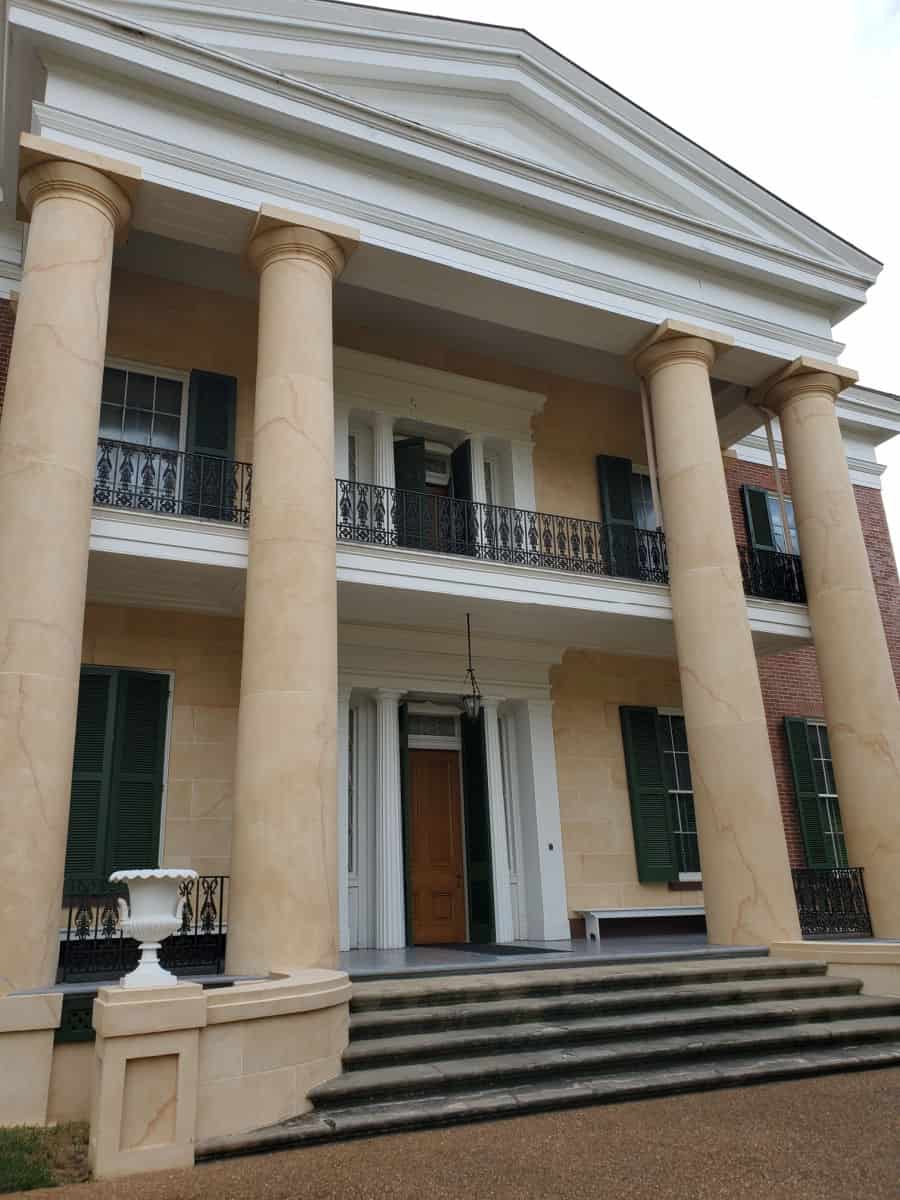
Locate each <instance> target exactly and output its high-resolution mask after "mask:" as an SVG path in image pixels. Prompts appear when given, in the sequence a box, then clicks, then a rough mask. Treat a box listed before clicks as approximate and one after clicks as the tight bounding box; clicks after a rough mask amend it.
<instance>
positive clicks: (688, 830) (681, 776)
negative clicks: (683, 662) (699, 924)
mask: <svg viewBox="0 0 900 1200" xmlns="http://www.w3.org/2000/svg"><path fill="white" fill-rule="evenodd" d="M660 721H661V723H662V743H663V763H664V766H665V773H666V783H667V787H668V790H669V802H670V804H671V806H672V830H673V833H674V835H675V846H676V849H677V852H678V870H679V873H683V874H694V873H696V872H699V870H700V845H699V841H698V838H697V818H696V814H695V812H694V792H693V784H692V782H691V761H690V758H689V756H688V749H687V731H686V729H685V725H684V717H680V716H675V715H672V714H666V715H665V716H661V717H660Z"/></svg>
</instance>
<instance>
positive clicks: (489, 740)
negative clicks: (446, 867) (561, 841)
mask: <svg viewBox="0 0 900 1200" xmlns="http://www.w3.org/2000/svg"><path fill="white" fill-rule="evenodd" d="M500 703H501V701H500V700H498V699H494V698H492V697H491V698H489V697H485V698H484V699H483V701H482V707H483V708H484V746H485V763H486V767H487V789H488V818H489V821H490V828H491V874H492V880H493V888H494V938H495V940H496V941H498V942H513V941H515V936H516V935H515V929H514V927H513V912H512V897H511V895H510V888H509V849H508V841H507V836H508V835H507V830H506V802H505V798H504V795H503V763H502V761H501V758H500V722H499V719H498V715H497V705H498V704H500Z"/></svg>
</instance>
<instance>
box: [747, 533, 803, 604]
mask: <svg viewBox="0 0 900 1200" xmlns="http://www.w3.org/2000/svg"><path fill="white" fill-rule="evenodd" d="M738 556H739V557H740V560H741V574H742V575H743V577H744V592H745V593H746V594H747V595H748V596H757V597H759V598H760V599H761V600H787V601H788V602H789V603H792V604H805V603H806V586H805V584H804V582H803V566H802V564H801V562H800V556H799V554H782V553H780V551H778V550H755V549H754V548H753V547H752V546H738Z"/></svg>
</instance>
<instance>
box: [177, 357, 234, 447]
mask: <svg viewBox="0 0 900 1200" xmlns="http://www.w3.org/2000/svg"><path fill="white" fill-rule="evenodd" d="M188 395H189V402H188V428H187V448H188V452H189V453H191V454H212V455H215V456H216V457H218V458H234V427H235V421H236V414H237V379H235V377H234V376H233V375H217V374H216V373H215V372H213V371H191V382H190V387H189V392H188Z"/></svg>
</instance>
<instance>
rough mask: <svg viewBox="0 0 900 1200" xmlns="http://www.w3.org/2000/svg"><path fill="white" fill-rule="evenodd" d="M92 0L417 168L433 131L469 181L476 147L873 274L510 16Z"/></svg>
mask: <svg viewBox="0 0 900 1200" xmlns="http://www.w3.org/2000/svg"><path fill="white" fill-rule="evenodd" d="M95 2H97V3H98V5H99V6H102V7H103V8H104V9H106V10H107V11H109V12H113V13H115V14H116V15H117V16H118V17H119V18H123V19H128V18H130V19H132V20H133V21H136V22H139V23H140V24H141V25H143V26H145V27H147V26H149V27H152V28H154V29H156V30H158V31H159V32H161V33H164V34H165V35H166V36H167V37H169V38H174V39H183V40H184V41H185V42H190V43H192V44H193V45H194V46H198V47H202V48H203V49H204V50H206V51H211V52H213V53H215V54H220V55H222V56H227V58H228V59H230V60H231V61H232V62H237V61H240V62H243V63H246V64H251V65H252V66H254V67H256V68H261V69H263V70H264V71H265V72H268V73H269V74H274V75H277V76H278V77H279V78H280V80H282V81H283V82H284V84H285V85H286V86H290V85H291V84H294V85H296V87H297V88H298V89H306V94H307V96H308V97H309V99H310V103H311V104H312V105H313V106H315V104H316V103H317V94H318V97H321V98H322V100H321V103H322V104H323V105H324V103H325V102H326V100H325V98H326V97H328V96H330V97H339V98H341V100H342V101H344V102H345V103H346V104H349V105H355V106H358V108H359V112H360V116H359V120H360V122H361V123H362V124H365V122H366V120H367V116H366V114H367V113H368V114H372V113H374V114H378V115H380V116H381V117H382V118H384V119H385V120H391V121H393V122H394V123H395V129H394V130H392V132H396V135H397V136H398V137H400V138H403V137H406V138H408V143H409V146H410V148H411V151H412V152H416V151H417V152H418V155H419V159H420V161H421V168H422V169H427V166H428V162H429V152H430V149H431V144H434V145H438V144H439V146H440V149H441V152H442V153H443V152H445V151H446V153H448V154H452V153H454V152H455V153H457V154H458V156H459V158H460V161H463V160H466V161H467V162H468V164H470V165H471V164H472V163H474V164H475V169H474V170H471V169H470V171H469V179H470V180H471V179H472V177H473V176H474V178H475V180H476V186H477V179H478V167H479V166H480V164H481V162H484V163H485V164H486V166H489V167H491V168H493V167H495V166H496V167H497V169H498V170H506V171H507V172H508V175H509V177H510V179H514V180H515V181H516V185H517V186H518V187H519V188H520V189H521V191H522V192H523V193H528V192H529V191H531V192H532V193H534V192H535V191H536V188H537V187H538V186H540V187H541V188H544V189H546V190H548V191H549V190H552V189H553V188H556V189H557V190H558V192H559V193H560V194H562V193H566V192H568V193H569V194H570V195H573V194H579V195H580V196H582V197H587V201H588V202H590V201H591V200H592V198H593V196H594V195H596V196H597V197H599V200H598V203H605V204H607V205H608V206H609V207H610V208H611V209H615V208H618V209H619V210H620V211H621V212H622V213H627V214H628V218H629V220H630V221H631V226H630V229H631V233H632V234H633V235H637V236H640V235H641V230H642V229H645V228H649V223H652V222H655V223H656V224H655V228H654V229H653V231H652V233H653V237H654V239H655V244H657V245H658V244H660V242H661V241H663V242H664V241H665V239H666V236H667V235H666V234H665V227H666V226H667V225H668V226H669V228H673V227H675V226H677V225H678V223H679V222H681V223H682V224H683V225H684V226H685V229H686V230H687V235H688V236H689V237H692V236H693V234H694V232H696V233H697V235H698V236H701V237H706V238H709V239H713V240H715V239H716V238H717V237H718V239H719V242H720V246H721V247H722V248H724V247H728V250H727V251H724V252H725V253H726V256H727V255H729V254H730V253H731V248H730V245H729V241H730V240H731V241H732V242H733V245H734V246H735V248H736V251H737V253H742V252H743V250H742V248H741V243H743V245H744V246H746V248H747V249H748V252H750V253H755V252H756V251H757V250H762V251H763V252H764V253H765V252H766V251H767V250H772V251H776V252H778V253H783V254H787V255H788V256H790V255H796V256H800V257H801V258H803V259H805V260H808V261H810V262H816V263H819V264H822V265H824V266H826V267H827V268H836V269H838V270H840V269H850V270H851V271H861V272H863V273H867V272H869V271H870V270H871V268H872V266H873V265H874V266H875V268H876V273H877V266H878V264H877V263H876V262H875V260H873V259H871V258H869V257H868V256H866V255H865V254H863V252H862V251H859V250H857V249H856V248H855V247H853V246H851V245H850V244H849V243H847V242H845V241H843V240H842V239H840V238H839V237H838V236H837V235H835V234H832V233H831V232H830V231H828V230H827V229H824V228H823V227H822V226H820V225H817V224H816V222H815V221H813V220H811V219H810V218H808V217H806V216H804V214H802V213H800V212H798V211H797V210H795V209H793V208H791V207H790V205H789V204H787V203H785V202H784V201H781V200H779V199H778V198H777V197H776V196H774V195H772V194H771V193H769V192H768V191H766V190H765V189H764V188H762V187H760V186H759V185H757V184H755V183H753V181H752V180H749V179H747V178H746V177H745V176H743V175H741V174H740V173H739V172H738V171H736V170H734V169H733V168H731V167H729V166H728V165H727V164H726V163H724V162H722V161H721V160H719V159H717V158H715V157H714V156H713V155H711V154H709V153H707V152H706V151H704V150H703V149H702V148H701V147H699V146H697V145H696V144H694V143H693V142H690V141H689V140H688V139H687V138H684V137H682V136H681V135H680V134H678V133H677V132H676V131H675V130H673V129H671V128H670V127H669V126H668V125H665V124H664V123H663V121H661V120H658V119H657V118H656V117H654V116H652V115H651V114H649V113H647V112H645V111H644V110H643V109H641V108H639V106H637V105H635V104H633V103H632V102H630V101H629V100H628V99H627V98H626V97H624V96H622V95H621V94H619V93H618V92H616V91H614V90H613V89H612V88H609V87H608V86H607V85H605V84H604V83H602V82H601V81H600V80H598V79H596V78H594V77H592V76H591V75H589V74H588V73H587V72H586V71H584V70H582V69H581V68H579V67H578V66H577V65H576V64H574V63H572V62H571V61H569V60H567V59H565V58H563V57H562V56H561V55H558V54H556V53H555V52H554V51H553V50H552V49H551V48H550V47H548V46H546V45H544V44H543V43H541V42H539V41H537V40H536V39H534V38H532V37H530V35H528V34H527V33H526V32H524V31H522V30H519V29H508V28H502V27H499V26H490V25H478V24H470V23H467V22H464V21H455V20H449V19H443V18H436V17H425V16H420V15H416V14H411V13H402V12H397V11H394V10H387V9H371V8H366V7H365V6H363V5H354V4H346V3H329V2H328V0H260V2H259V3H257V4H256V5H255V6H254V7H253V8H252V9H251V8H250V7H249V6H247V5H246V0H193V2H192V3H191V4H190V5H187V6H184V7H183V8H181V7H179V6H173V5H172V4H170V3H168V2H167V0H95ZM661 116H662V117H663V118H664V117H665V114H661ZM379 128H383V126H380V127H379ZM429 135H431V144H430V143H429ZM439 139H443V140H439ZM376 143H377V139H374V138H373V139H372V146H373V148H374V146H375V145H376ZM479 155H480V156H481V157H479ZM470 186H471V184H470ZM642 223H643V224H642ZM624 228H625V226H624V224H623V230H624ZM735 238H736V239H738V240H737V241H736V242H734V241H733V239H735ZM682 244H684V242H683V241H682Z"/></svg>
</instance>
